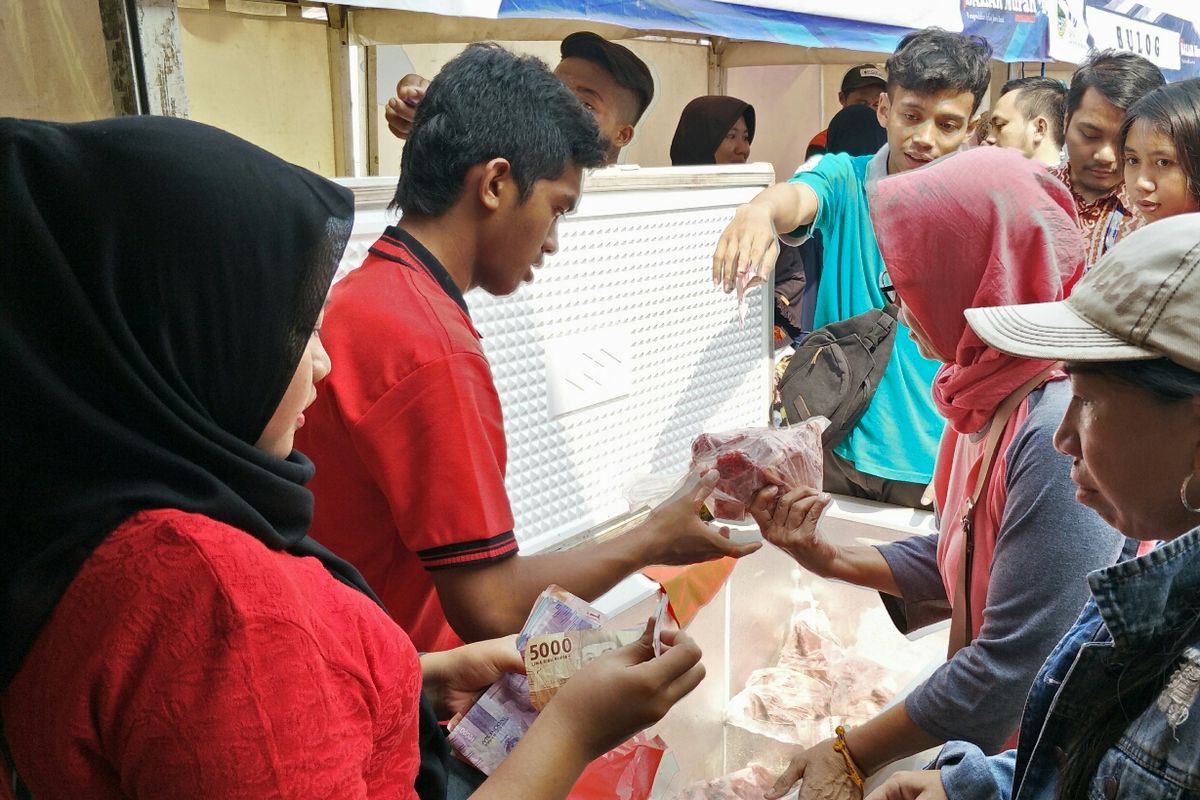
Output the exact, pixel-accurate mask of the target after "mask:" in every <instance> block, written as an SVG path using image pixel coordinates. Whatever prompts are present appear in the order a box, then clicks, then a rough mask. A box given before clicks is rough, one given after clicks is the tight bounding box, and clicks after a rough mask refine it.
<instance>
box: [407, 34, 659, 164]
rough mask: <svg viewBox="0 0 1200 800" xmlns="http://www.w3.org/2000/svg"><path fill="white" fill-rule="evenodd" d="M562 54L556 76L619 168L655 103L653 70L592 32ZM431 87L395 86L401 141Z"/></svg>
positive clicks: (416, 82)
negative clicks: (597, 130)
mask: <svg viewBox="0 0 1200 800" xmlns="http://www.w3.org/2000/svg"><path fill="white" fill-rule="evenodd" d="M559 54H560V55H561V56H562V61H560V62H559V64H558V66H557V67H555V68H554V74H555V75H557V76H558V78H559V80H561V81H562V82H563V83H565V84H566V85H567V88H568V89H570V90H571V92H572V93H573V94H574V95H575V96H576V97H577V98H579V102H580V103H582V104H583V106H584V108H586V109H587V110H588V111H590V112H591V114H592V116H593V117H595V118H596V124H597V125H599V126H600V133H601V134H602V135H603V136H604V138H605V139H607V140H608V143H609V149H608V159H607V163H608V164H610V165H611V164H616V163H617V161H618V159H619V158H620V156H621V148H623V147H625V146H626V145H628V144H629V143H630V142H631V141H633V134H634V128H635V127H636V126H637V124H638V122H639V121H640V120H641V118H642V115H643V114H644V113H646V109H647V108H648V107H649V106H650V101H652V100H653V99H654V77H653V76H652V75H651V74H650V68H649V67H647V66H646V62H644V61H642V60H641V59H640V58H638V57H637V56H636V55H634V54H633V51H632V50H630V49H629V48H628V47H623V46H622V45H619V44H617V43H616V42H610V41H608V40H607V39H605V38H604V37H602V36H599V35H598V34H595V33H592V32H591V31H578V32H576V33H572V34H571V35H570V36H568V37H567V38H565V39H563V40H562V44H561V45H560V47H559ZM427 86H429V81H427V80H425V79H424V78H422V77H421V76H420V75H405V76H404V77H403V78H401V79H400V82H399V83H397V84H396V96H395V97H393V98H391V99H390V100H388V103H387V108H386V109H385V111H384V117H385V118H386V119H387V124H388V129H389V130H390V131H391V132H392V135H393V136H395V137H396V138H398V139H407V138H408V133H409V131H410V130H411V129H412V121H413V118H414V117H415V116H416V108H417V104H418V103H419V102H420V101H421V98H422V97H424V96H425V87H427Z"/></svg>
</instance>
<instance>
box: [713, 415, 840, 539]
mask: <svg viewBox="0 0 1200 800" xmlns="http://www.w3.org/2000/svg"><path fill="white" fill-rule="evenodd" d="M828 424H829V423H828V422H827V421H826V420H825V418H824V417H811V418H809V419H806V420H805V421H804V422H801V423H798V424H796V425H792V426H791V427H788V428H778V429H776V428H740V429H738V430H733V431H727V432H725V433H702V434H700V435H699V436H698V437H696V440H695V441H694V442H692V467H693V469H699V470H701V471H705V470H709V469H716V470H717V472H719V473H721V479H720V480H719V481H718V482H717V487H716V489H715V490H714V491H713V495H712V500H711V504H712V505H711V510H712V514H713V516H714V517H716V518H718V519H723V520H729V521H731V522H740V521H742V520H744V519H745V518H746V517H747V516H748V515H749V510H750V503H751V502H753V500H754V495H755V494H757V493H758V491H759V490H760V489H762V488H764V487H766V486H779V487H780V488H781V490H782V491H785V492H786V491H789V490H791V489H795V488H797V487H799V486H811V487H813V488H817V489H819V488H820V487H821V483H822V480H823V473H822V469H821V463H822V452H821V433H822V431H824V430H825V427H826V426H827V425H828Z"/></svg>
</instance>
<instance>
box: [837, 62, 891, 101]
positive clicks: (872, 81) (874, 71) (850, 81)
mask: <svg viewBox="0 0 1200 800" xmlns="http://www.w3.org/2000/svg"><path fill="white" fill-rule="evenodd" d="M864 86H882V87H883V88H884V89H886V88H887V73H886V72H884V71H883V70H882V69H880V68H879V67H877V66H875V65H874V64H859V65H858V66H857V67H851V68H850V69H849V70H847V71H846V74H845V75H843V76H842V93H843V94H845V93H846V92H852V91H854V90H855V89H861V88H862V87H864Z"/></svg>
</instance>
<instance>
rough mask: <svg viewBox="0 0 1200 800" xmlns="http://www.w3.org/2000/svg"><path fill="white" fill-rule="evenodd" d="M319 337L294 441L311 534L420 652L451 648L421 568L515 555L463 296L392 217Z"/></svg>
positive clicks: (496, 410)
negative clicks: (313, 469)
mask: <svg viewBox="0 0 1200 800" xmlns="http://www.w3.org/2000/svg"><path fill="white" fill-rule="evenodd" d="M321 339H322V341H323V342H324V344H325V348H326V350H328V352H329V356H330V359H331V361H332V363H333V368H332V371H331V373H330V375H329V377H328V378H326V379H325V380H324V382H323V383H322V384H321V385H320V386H319V387H318V390H317V401H316V403H314V404H313V405H312V406H311V407H310V408H309V410H308V411H306V412H305V425H304V427H303V428H301V429H300V431H299V432H298V435H297V437H296V447H297V448H298V449H299V450H300V451H301V452H303V453H305V454H307V455H308V456H309V457H310V458H312V459H313V461H314V462H316V465H317V474H316V477H315V478H314V479H313V481H312V484H311V486H310V488H311V489H312V491H313V494H314V495H315V496H316V512H315V516H314V519H313V526H312V536H313V538H315V539H316V540H317V541H319V542H321V543H322V544H324V545H325V546H327V547H329V548H330V549H331V550H333V551H334V552H335V553H337V554H339V555H341V556H342V557H344V558H346V559H347V560H349V561H350V562H352V563H353V564H354V565H355V566H356V567H358V569H359V570H361V571H362V573H363V575H364V576H365V577H366V579H367V581H368V583H370V585H371V587H372V588H373V589H374V590H375V591H376V592H377V593H378V594H379V596H380V598H381V599H382V600H383V602H384V604H385V605H386V607H387V609H388V611H389V612H390V613H391V615H392V617H393V618H394V619H395V620H396V622H398V623H400V625H401V626H402V627H403V628H404V629H405V631H407V632H408V635H409V636H410V637H411V638H412V640H413V643H414V644H416V646H417V649H418V650H422V651H430V650H445V649H448V648H451V647H454V646H456V645H458V644H461V640H460V639H459V638H458V636H457V635H455V633H454V631H453V630H451V628H450V626H449V624H448V623H447V621H446V617H445V614H444V613H443V612H442V607H441V604H440V603H439V601H438V597H437V592H436V590H435V589H434V585H433V581H432V579H431V577H430V575H429V571H430V570H436V569H452V568H455V567H462V566H471V565H476V564H481V563H485V562H488V561H495V560H498V559H502V558H507V557H509V556H512V555H514V554H516V552H517V542H516V539H515V538H514V537H513V534H512V527H513V518H512V510H511V508H510V507H509V503H508V495H507V493H506V492H505V489H504V470H505V464H506V460H507V451H506V446H505V440H504V426H503V421H502V419H501V412H500V399H499V397H498V396H497V395H496V387H495V385H494V384H493V382H492V373H491V369H490V367H489V366H488V362H487V358H486V357H485V356H484V354H483V348H482V347H481V346H480V343H479V333H478V332H477V331H476V330H475V327H474V326H473V325H472V324H471V318H470V316H469V315H468V313H467V306H466V303H465V302H464V300H463V297H462V294H461V293H460V292H459V290H458V288H457V287H456V286H455V285H454V282H453V281H452V280H451V278H450V275H449V274H448V273H447V272H446V270H445V268H443V267H442V265H441V264H439V263H438V261H437V259H435V258H434V257H433V255H432V254H430V253H429V251H428V250H426V249H425V248H424V247H423V246H422V245H421V244H420V242H418V241H417V240H416V239H414V238H413V237H412V236H410V235H409V234H408V233H406V232H404V231H402V230H400V229H399V228H394V227H391V228H388V229H387V231H386V232H385V233H384V235H383V236H382V237H381V238H380V239H379V241H377V242H376V243H375V245H374V246H373V247H372V248H371V250H370V255H369V256H368V257H367V259H366V260H365V261H364V262H363V265H362V266H361V267H359V268H358V269H357V270H355V271H354V272H351V273H350V274H349V275H347V276H346V278H345V279H343V280H342V281H341V282H339V283H338V284H337V285H336V286H334V288H333V291H332V293H331V294H330V298H329V305H328V306H327V307H326V310H325V322H324V324H323V325H322V327H321Z"/></svg>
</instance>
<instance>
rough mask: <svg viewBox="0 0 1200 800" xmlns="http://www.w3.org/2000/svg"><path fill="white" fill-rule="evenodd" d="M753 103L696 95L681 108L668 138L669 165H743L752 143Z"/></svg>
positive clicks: (747, 158)
mask: <svg viewBox="0 0 1200 800" xmlns="http://www.w3.org/2000/svg"><path fill="white" fill-rule="evenodd" d="M754 126H755V120H754V106H752V105H750V104H749V103H747V102H745V101H744V100H739V99H737V98H736V97H728V96H725V95H711V96H706V97H697V98H696V99H695V100H692V101H691V102H690V103H688V104H687V105H686V106H684V107H683V113H682V114H680V115H679V124H678V125H676V126H675V136H674V137H673V138H672V139H671V166H673V167H687V166H694V165H699V164H745V163H746V162H747V161H748V160H749V159H750V145H751V143H753V142H754Z"/></svg>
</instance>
